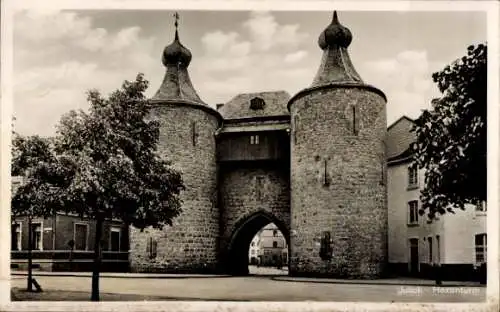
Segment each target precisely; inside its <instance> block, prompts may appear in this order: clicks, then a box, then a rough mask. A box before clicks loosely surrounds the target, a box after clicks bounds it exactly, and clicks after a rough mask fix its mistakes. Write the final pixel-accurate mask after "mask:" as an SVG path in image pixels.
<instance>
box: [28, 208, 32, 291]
mask: <svg viewBox="0 0 500 312" xmlns="http://www.w3.org/2000/svg"><path fill="white" fill-rule="evenodd" d="M32 231H33V229H32V225H31V216H28V287H27V290H28V291H30V292H31V291H33V283H32V279H33V254H32V252H31V249H32V248H33V233H32Z"/></svg>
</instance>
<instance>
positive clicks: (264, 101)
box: [219, 91, 290, 119]
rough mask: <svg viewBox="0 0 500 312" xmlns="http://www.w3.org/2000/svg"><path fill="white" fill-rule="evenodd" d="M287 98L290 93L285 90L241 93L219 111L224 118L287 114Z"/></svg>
mask: <svg viewBox="0 0 500 312" xmlns="http://www.w3.org/2000/svg"><path fill="white" fill-rule="evenodd" d="M289 99H290V95H289V94H288V93H287V92H286V91H268V92H255V93H242V94H238V95H237V96H235V97H234V98H232V99H231V100H230V101H229V102H227V103H226V104H224V106H222V107H221V108H220V110H219V111H220V113H221V114H222V116H223V117H224V118H225V119H237V118H252V117H268V116H283V115H289V112H288V110H287V108H286V103H287V102H288V100H289ZM254 104H255V105H254Z"/></svg>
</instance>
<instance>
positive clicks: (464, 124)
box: [413, 44, 487, 219]
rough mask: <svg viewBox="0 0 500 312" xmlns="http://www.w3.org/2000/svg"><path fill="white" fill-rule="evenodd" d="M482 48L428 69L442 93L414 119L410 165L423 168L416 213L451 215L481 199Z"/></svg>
mask: <svg viewBox="0 0 500 312" xmlns="http://www.w3.org/2000/svg"><path fill="white" fill-rule="evenodd" d="M486 59H487V46H486V45H485V44H479V45H477V46H469V47H468V49H467V55H465V56H464V57H462V58H461V59H459V60H457V61H455V62H454V63H452V64H451V65H449V66H446V67H445V68H444V69H443V70H442V71H440V72H437V73H434V74H433V75H432V79H433V81H434V82H435V83H437V86H438V88H439V90H440V91H441V93H442V96H441V97H440V98H438V99H434V100H433V101H432V109H431V110H425V111H423V113H422V115H421V116H420V117H419V118H418V119H417V120H416V121H415V127H414V129H413V130H414V131H415V133H416V136H417V140H416V143H415V144H413V150H414V151H415V160H416V166H418V167H419V168H420V169H425V186H424V189H423V191H422V194H421V200H422V208H421V211H420V213H421V214H424V213H425V212H427V215H428V216H429V218H430V219H432V218H434V217H435V215H436V213H439V214H445V213H446V212H450V213H454V212H455V210H456V209H462V210H463V209H465V204H477V203H478V201H483V200H486V141H487V140H486V111H487V102H486V98H487V91H486V90H487V84H486V79H487V65H486Z"/></svg>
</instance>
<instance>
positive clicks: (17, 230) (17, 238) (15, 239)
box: [10, 223, 22, 251]
mask: <svg viewBox="0 0 500 312" xmlns="http://www.w3.org/2000/svg"><path fill="white" fill-rule="evenodd" d="M11 235H12V236H11V247H10V248H11V250H14V251H17V250H21V247H22V246H21V238H22V235H21V224H19V223H13V224H12V225H11Z"/></svg>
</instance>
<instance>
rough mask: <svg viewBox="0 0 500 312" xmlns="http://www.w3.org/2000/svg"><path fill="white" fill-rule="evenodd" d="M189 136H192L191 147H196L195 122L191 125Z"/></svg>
mask: <svg viewBox="0 0 500 312" xmlns="http://www.w3.org/2000/svg"><path fill="white" fill-rule="evenodd" d="M191 134H192V140H193V146H196V141H198V132H197V130H196V122H192V123H191Z"/></svg>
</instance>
